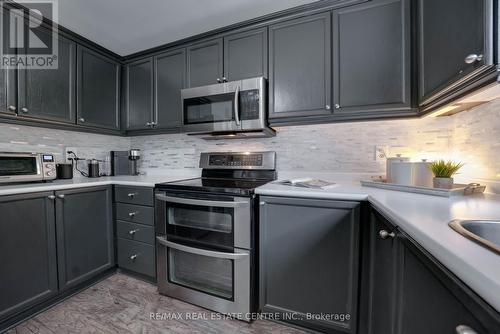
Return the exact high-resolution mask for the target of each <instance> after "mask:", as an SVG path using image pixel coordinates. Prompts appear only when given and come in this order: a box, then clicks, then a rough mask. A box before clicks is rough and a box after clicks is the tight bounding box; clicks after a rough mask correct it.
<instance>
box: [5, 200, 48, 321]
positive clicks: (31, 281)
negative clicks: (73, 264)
mask: <svg viewBox="0 0 500 334" xmlns="http://www.w3.org/2000/svg"><path fill="white" fill-rule="evenodd" d="M52 194H53V193H52V192H43V193H35V194H23V195H14V196H2V197H0V217H1V223H0V245H1V246H0V248H1V251H0V268H1V274H0V323H1V322H2V321H3V320H4V319H6V318H8V317H9V316H12V315H14V314H16V313H19V312H21V311H23V310H25V309H27V308H29V307H30V306H33V305H35V304H37V303H40V302H42V301H44V300H46V299H48V298H50V297H52V296H54V295H55V294H56V293H57V257H56V241H55V237H56V233H55V224H54V222H55V219H54V217H55V212H54V202H53V200H51V199H49V196H51V195H52ZM0 328H1V326H0Z"/></svg>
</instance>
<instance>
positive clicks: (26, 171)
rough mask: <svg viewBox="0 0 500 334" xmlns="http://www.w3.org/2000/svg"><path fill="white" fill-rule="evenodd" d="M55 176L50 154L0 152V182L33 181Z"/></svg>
mask: <svg viewBox="0 0 500 334" xmlns="http://www.w3.org/2000/svg"><path fill="white" fill-rule="evenodd" d="M55 178H56V163H55V161H54V156H53V155H52V154H45V153H18V152H0V183H6V182H9V183H11V182H35V181H47V180H53V179H55Z"/></svg>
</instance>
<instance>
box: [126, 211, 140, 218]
mask: <svg viewBox="0 0 500 334" xmlns="http://www.w3.org/2000/svg"><path fill="white" fill-rule="evenodd" d="M138 213H139V212H138V211H135V212H129V213H128V216H129V217H130V218H132V217H134V216H135V215H136V214H138Z"/></svg>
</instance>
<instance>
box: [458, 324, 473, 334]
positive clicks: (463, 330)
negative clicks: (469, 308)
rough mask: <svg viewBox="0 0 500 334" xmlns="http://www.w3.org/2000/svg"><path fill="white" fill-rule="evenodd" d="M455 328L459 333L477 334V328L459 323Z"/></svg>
mask: <svg viewBox="0 0 500 334" xmlns="http://www.w3.org/2000/svg"><path fill="white" fill-rule="evenodd" d="M455 330H456V332H457V334H477V332H476V331H475V330H473V329H472V328H470V327H469V326H465V325H458V326H457V328H455Z"/></svg>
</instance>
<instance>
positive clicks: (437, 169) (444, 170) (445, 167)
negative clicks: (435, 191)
mask: <svg viewBox="0 0 500 334" xmlns="http://www.w3.org/2000/svg"><path fill="white" fill-rule="evenodd" d="M462 166H463V164H462V163H460V162H458V163H457V162H453V161H451V160H448V161H445V160H438V161H434V162H433V163H431V165H430V169H431V171H432V173H433V174H434V179H433V184H434V188H442V189H451V188H453V178H452V176H453V175H454V174H455V173H456V172H458V170H459V169H460V168H462Z"/></svg>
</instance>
